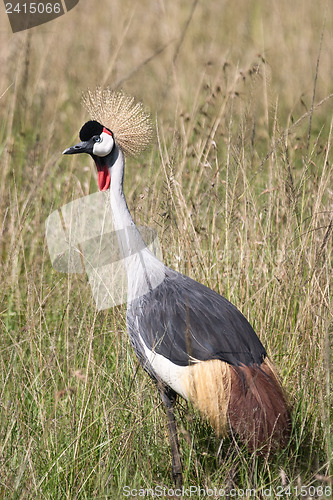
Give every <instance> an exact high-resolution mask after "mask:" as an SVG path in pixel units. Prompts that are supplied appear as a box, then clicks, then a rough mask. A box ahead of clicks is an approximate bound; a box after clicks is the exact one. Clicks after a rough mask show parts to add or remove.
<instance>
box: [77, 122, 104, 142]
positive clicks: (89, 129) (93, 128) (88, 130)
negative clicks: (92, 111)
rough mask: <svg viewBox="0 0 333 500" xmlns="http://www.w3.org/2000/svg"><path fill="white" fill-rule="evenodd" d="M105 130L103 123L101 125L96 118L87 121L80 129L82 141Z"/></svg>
mask: <svg viewBox="0 0 333 500" xmlns="http://www.w3.org/2000/svg"><path fill="white" fill-rule="evenodd" d="M102 132H103V125H101V124H100V123H99V122H97V121H96V120H90V121H89V122H87V123H85V124H84V125H83V127H82V128H81V130H80V134H79V135H80V139H81V141H89V139H91V138H92V137H94V135H101V133H102Z"/></svg>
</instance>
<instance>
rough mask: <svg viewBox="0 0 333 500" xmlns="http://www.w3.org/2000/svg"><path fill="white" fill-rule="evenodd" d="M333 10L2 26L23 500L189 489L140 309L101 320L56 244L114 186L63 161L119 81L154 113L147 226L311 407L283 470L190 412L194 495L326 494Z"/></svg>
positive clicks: (5, 429) (140, 201)
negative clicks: (89, 106)
mask: <svg viewBox="0 0 333 500" xmlns="http://www.w3.org/2000/svg"><path fill="white" fill-rule="evenodd" d="M1 9H3V7H1ZM332 16H333V12H332V7H331V6H330V3H329V2H326V1H321V0H320V1H319V2H317V3H313V2H310V1H301V0H296V1H295V2H292V3H291V2H286V1H285V0H281V1H280V2H275V3H273V4H272V3H267V2H264V1H263V0H258V1H254V0H250V1H245V0H241V1H240V2H237V4H235V2H231V1H224V2H220V3H218V2H205V3H204V2H199V1H194V2H187V1H186V2H182V3H181V5H180V4H179V5H178V4H177V3H175V2H174V3H171V2H169V3H165V2H162V1H161V2H157V3H154V2H151V1H149V0H145V1H141V2H136V3H135V4H133V2H129V1H125V2H124V1H122V2H119V1H114V2H107V1H105V0H104V1H100V2H98V3H97V4H96V5H92V2H88V0H81V1H80V3H79V6H78V7H77V8H75V9H73V11H71V12H70V13H69V14H68V15H66V16H64V17H62V18H59V19H58V20H56V21H54V22H52V23H50V24H46V25H44V26H41V27H39V28H36V29H33V30H31V31H28V32H25V33H20V34H16V35H12V34H11V33H10V30H9V23H8V21H7V20H6V17H5V16H4V15H2V16H1V21H0V23H1V26H0V36H1V45H0V61H1V68H2V72H1V76H0V85H1V88H0V95H2V97H1V99H0V107H1V118H2V119H1V125H0V145H1V146H0V152H1V159H0V162H1V163H0V176H1V183H0V234H1V246H0V252H1V253H0V255H1V270H0V276H1V284H2V286H1V291H0V297H1V306H0V325H1V351H0V352H1V356H0V405H1V413H0V415H1V417H0V422H1V424H0V436H1V439H0V447H1V453H0V457H1V458H0V495H1V496H2V497H3V498H40V497H41V498H43V497H45V498H97V497H99V496H100V497H103V496H104V497H106V496H107V497H110V498H119V496H121V495H122V493H123V489H122V488H123V486H124V485H130V486H132V487H138V486H142V487H154V486H155V485H167V486H169V485H171V477H170V460H169V449H168V443H167V440H166V433H165V416H164V412H163V409H162V408H161V407H160V403H159V400H158V397H157V395H156V393H155V390H154V388H153V387H152V386H151V383H150V381H149V380H148V379H147V377H146V376H145V375H144V373H143V372H142V371H141V369H140V368H139V367H138V363H137V361H136V359H135V357H134V355H133V352H132V350H131V348H130V346H129V343H128V339H127V336H126V333H125V330H126V327H125V309H124V307H118V308H116V309H114V310H110V311H106V312H100V313H97V312H96V310H95V307H94V303H93V300H92V298H91V295H90V289H89V287H88V286H87V283H86V278H85V276H84V275H64V274H60V273H57V272H56V271H54V270H53V269H52V267H51V263H50V260H49V256H48V252H47V248H46V242H45V220H46V218H47V216H48V215H49V214H50V212H52V211H53V210H54V209H56V208H58V207H61V206H62V205H63V204H65V203H68V202H69V201H71V200H72V199H75V198H78V197H81V196H83V195H86V194H88V193H90V192H93V191H95V190H96V182H95V173H94V171H93V168H92V167H91V165H90V161H89V159H88V158H82V159H78V158H73V159H72V160H70V161H68V159H66V161H64V160H63V159H62V157H61V151H62V150H63V149H64V148H65V147H67V146H69V145H71V144H73V143H74V142H75V141H76V140H77V132H78V130H79V128H80V126H81V124H82V123H83V122H84V120H85V119H86V116H85V114H84V111H83V110H82V108H81V107H80V97H81V91H82V90H84V89H86V88H87V87H88V86H89V87H94V86H95V85H96V84H104V83H105V84H110V85H111V86H114V87H117V86H118V87H122V88H123V89H124V90H125V91H126V92H128V93H131V94H134V95H135V96H136V97H138V98H140V99H142V100H143V101H144V103H145V105H146V106H147V107H148V108H150V110H151V112H152V114H153V117H154V119H155V121H156V130H157V133H156V141H155V143H154V145H153V147H152V148H151V150H150V151H148V152H147V153H145V154H144V155H143V156H142V157H141V158H139V159H135V160H133V159H131V160H130V161H128V165H127V175H126V180H125V183H126V185H125V188H126V193H127V197H128V200H129V205H130V207H131V210H132V212H133V214H134V215H135V219H136V220H137V222H140V223H142V224H149V225H150V226H151V227H153V228H154V229H156V230H157V231H158V233H159V237H160V240H161V242H162V246H163V249H164V260H165V262H166V263H167V264H169V265H170V266H171V267H173V268H175V269H177V270H179V271H182V272H185V273H186V274H188V275H190V276H192V277H194V278H195V279H197V280H199V281H201V282H203V283H205V284H207V285H208V286H210V287H212V288H214V289H215V290H217V291H219V292H220V293H222V294H223V295H225V296H226V297H227V298H228V299H229V300H231V301H232V302H233V303H235V304H236V305H237V306H238V307H239V308H240V309H241V310H242V311H243V313H244V314H245V315H246V316H247V317H248V318H249V320H250V321H251V323H252V324H253V325H254V327H255V329H256V331H257V333H258V335H259V336H260V338H261V339H262V341H263V343H264V344H265V345H266V346H267V349H268V351H269V354H270V356H271V357H272V358H273V360H274V361H275V363H276V364H277V366H278V367H279V369H280V371H281V375H282V378H283V381H284V384H285V386H286V389H287V390H288V392H289V394H290V398H291V401H292V404H293V408H294V410H293V419H294V427H293V436H292V442H291V443H290V446H289V448H288V449H287V450H284V451H282V452H281V454H280V455H279V456H277V457H276V458H275V459H274V460H273V461H271V462H267V463H266V462H265V463H263V462H261V461H260V460H258V459H257V458H256V457H253V456H249V454H247V452H246V451H245V450H243V449H241V448H240V447H239V444H237V443H234V442H233V440H225V441H224V442H222V443H219V442H217V441H216V439H215V438H214V435H213V433H212V431H211V429H210V428H209V426H208V425H207V424H206V423H205V422H202V421H201V420H200V418H199V417H198V416H197V414H196V413H195V412H194V410H193V409H189V408H187V405H185V403H184V402H180V403H179V405H178V424H179V428H180V431H181V449H182V457H183V465H184V472H185V474H184V475H185V484H186V485H201V486H202V487H214V486H225V487H226V488H229V489H230V488H233V487H234V488H254V490H255V492H256V496H257V498H267V496H266V497H264V496H263V493H262V490H261V488H263V487H267V488H268V487H270V488H271V498H276V497H277V495H278V493H279V492H280V491H281V488H288V487H289V488H291V490H289V492H290V491H291V493H290V494H289V497H290V498H294V497H295V498H296V497H297V494H298V493H297V491H298V492H299V491H300V488H301V487H302V486H303V488H305V489H304V490H303V492H305V494H308V496H311V497H314V496H315V495H317V497H320V496H324V494H325V492H326V493H327V496H328V493H329V488H332V482H331V481H332V480H331V475H332V438H331V422H332V413H331V411H332V410H331V392H330V391H331V365H332V362H331V361H332V359H331V348H332V210H333V201H332V192H333V189H332V152H331V144H332V98H331V94H332V92H333V85H332V81H333V78H332V77H333V74H332V73H333V69H332V65H331V59H332V48H331V47H332V46H333V45H332V33H333V30H332V24H333V23H332V21H333V19H332ZM311 486H312V487H313V488H315V490H313V489H309V488H310V487H311ZM295 488H299V490H297V491H296V490H295ZM320 488H322V490H321V489H320ZM325 488H326V489H325ZM313 492H315V495H314V494H313ZM321 492H322V493H323V494H322V495H321ZM286 495H288V490H287V489H286ZM303 496H304V495H303ZM324 497H325V496H324Z"/></svg>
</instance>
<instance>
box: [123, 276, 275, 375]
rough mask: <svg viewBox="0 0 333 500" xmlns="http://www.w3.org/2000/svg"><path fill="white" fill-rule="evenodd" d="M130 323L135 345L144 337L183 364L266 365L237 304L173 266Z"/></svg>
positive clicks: (135, 307)
mask: <svg viewBox="0 0 333 500" xmlns="http://www.w3.org/2000/svg"><path fill="white" fill-rule="evenodd" d="M127 323H128V329H129V334H130V337H131V340H132V343H133V344H137V340H136V338H137V334H139V335H140V337H141V339H142V340H143V342H144V343H145V345H146V347H148V349H150V350H151V351H154V352H156V353H158V354H161V355H162V356H164V357H166V358H167V359H169V360H170V361H172V362H173V363H175V364H177V365H180V366H187V365H189V364H191V363H192V362H195V361H196V360H199V361H206V360H209V359H220V360H221V361H225V362H227V363H229V364H231V365H240V364H243V365H246V366H249V365H252V364H253V363H257V364H259V365H260V364H261V363H262V361H263V359H264V358H265V356H266V351H265V349H264V347H263V345H262V344H261V342H260V340H259V339H258V337H257V335H256V333H255V331H254V330H253V328H252V327H251V325H250V324H249V322H248V321H247V320H246V318H245V317H244V316H243V315H242V314H241V313H240V311H238V309H237V308H236V307H235V306H234V305H232V304H231V303H230V302H229V301H228V300H227V299H225V298H224V297H222V296H221V295H219V294H218V293H216V292H214V291H213V290H211V289H210V288H207V287H206V286H204V285H202V284H201V283H198V282H197V281H194V280H192V279H191V278H189V277H187V276H184V275H182V274H179V273H177V272H176V271H173V270H171V269H168V268H166V273H165V279H164V281H163V282H162V283H161V284H160V285H159V286H157V287H156V288H155V289H153V290H151V291H150V292H149V293H148V294H146V295H144V296H143V297H140V298H138V299H136V300H134V301H133V302H132V303H131V304H129V306H128V312H127ZM134 347H138V346H135V345H134ZM136 350H138V349H136ZM138 354H139V353H138Z"/></svg>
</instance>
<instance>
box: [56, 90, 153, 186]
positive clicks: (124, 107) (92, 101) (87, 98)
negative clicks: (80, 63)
mask: <svg viewBox="0 0 333 500" xmlns="http://www.w3.org/2000/svg"><path fill="white" fill-rule="evenodd" d="M82 101H83V105H84V107H85V108H86V110H87V111H88V113H89V115H90V117H91V121H89V122H87V123H85V124H84V125H83V127H82V128H81V130H80V139H81V141H82V142H80V143H79V144H76V146H72V147H71V148H68V149H66V150H65V151H64V153H63V154H66V155H70V154H78V153H88V154H90V155H91V156H92V157H93V159H94V161H95V164H96V167H97V171H98V187H99V189H100V190H101V191H106V190H107V189H108V187H109V185H110V173H109V168H108V167H107V166H106V165H108V164H109V166H110V163H111V162H110V161H108V160H111V159H112V153H113V151H114V149H116V148H115V143H117V146H118V147H119V148H120V149H121V150H122V152H123V153H124V154H125V155H130V156H136V155H137V154H138V153H140V152H141V151H142V150H143V149H145V148H146V147H147V146H148V145H149V144H150V142H151V139H152V137H153V128H152V124H151V121H150V117H149V114H147V113H146V112H145V110H144V109H143V105H142V104H141V103H140V102H138V103H135V102H134V98H133V97H128V96H126V95H125V94H124V93H123V92H122V91H113V90H111V89H110V88H106V89H104V90H103V89H102V88H100V87H97V88H96V89H95V91H91V90H88V91H87V92H86V93H85V94H83V98H82ZM102 123H103V124H104V125H101V124H102ZM111 130H112V132H111ZM109 155H110V156H109Z"/></svg>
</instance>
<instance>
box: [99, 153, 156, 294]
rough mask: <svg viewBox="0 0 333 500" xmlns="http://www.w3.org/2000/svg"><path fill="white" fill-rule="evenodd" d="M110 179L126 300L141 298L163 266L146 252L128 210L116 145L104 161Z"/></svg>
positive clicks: (148, 251)
mask: <svg viewBox="0 0 333 500" xmlns="http://www.w3.org/2000/svg"><path fill="white" fill-rule="evenodd" d="M106 161H107V165H108V167H109V172H110V175H111V183H110V204H111V211H112V217H113V224H114V228H115V230H116V232H117V239H118V243H119V246H120V251H121V254H122V256H123V260H124V265H125V267H126V272H127V278H128V300H129V301H131V300H134V299H135V298H137V297H139V296H142V295H144V294H146V293H147V292H149V291H150V290H151V289H152V288H155V287H156V286H157V285H158V284H159V283H160V282H161V281H162V280H163V278H164V269H165V268H164V265H163V263H162V262H161V261H160V260H158V259H157V257H155V256H154V255H153V254H152V253H151V251H150V250H149V249H148V248H147V246H146V244H145V242H144V240H143V238H142V236H141V234H140V232H139V230H138V229H137V227H136V225H135V223H134V221H133V219H132V216H131V214H130V211H129V209H128V207H127V203H126V199H125V195H124V191H123V182H124V169H125V159H124V155H123V152H122V151H121V149H120V148H119V147H118V146H117V145H116V144H115V146H114V148H113V150H112V152H111V154H110V155H109V156H108V157H107V158H106Z"/></svg>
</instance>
